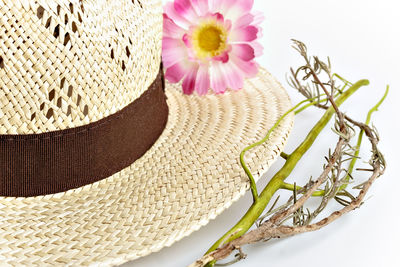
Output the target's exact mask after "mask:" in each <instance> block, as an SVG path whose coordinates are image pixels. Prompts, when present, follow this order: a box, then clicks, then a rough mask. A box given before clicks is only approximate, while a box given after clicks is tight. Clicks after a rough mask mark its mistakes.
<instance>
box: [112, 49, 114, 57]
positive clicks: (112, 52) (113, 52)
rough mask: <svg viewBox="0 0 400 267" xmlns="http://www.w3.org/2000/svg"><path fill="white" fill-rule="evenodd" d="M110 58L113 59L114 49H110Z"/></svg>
mask: <svg viewBox="0 0 400 267" xmlns="http://www.w3.org/2000/svg"><path fill="white" fill-rule="evenodd" d="M111 58H112V59H114V49H111Z"/></svg>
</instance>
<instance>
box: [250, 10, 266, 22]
mask: <svg viewBox="0 0 400 267" xmlns="http://www.w3.org/2000/svg"><path fill="white" fill-rule="evenodd" d="M252 13H253V16H254V20H253V23H252V24H253V25H259V24H261V23H262V22H263V21H264V20H265V16H264V13H263V12H261V11H254V12H252Z"/></svg>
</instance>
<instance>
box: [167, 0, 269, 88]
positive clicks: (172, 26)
mask: <svg viewBox="0 0 400 267" xmlns="http://www.w3.org/2000/svg"><path fill="white" fill-rule="evenodd" d="M253 2H254V0H175V1H174V2H169V3H167V4H166V5H165V7H164V36H163V49H162V57H163V63H164V66H165V67H166V69H167V70H166V73H165V78H166V79H167V80H168V81H169V82H171V83H177V82H179V81H181V80H182V79H183V84H182V87H183V92H184V93H185V94H192V93H193V92H194V91H196V92H197V93H198V94H199V95H204V94H206V93H207V92H208V90H209V89H210V88H211V89H212V90H214V92H216V93H224V92H225V91H226V90H227V89H228V88H230V89H233V90H239V89H241V88H242V87H243V83H244V80H245V79H246V78H251V77H254V76H255V75H256V74H257V72H258V64H257V63H256V62H255V60H254V59H255V57H257V56H260V55H261V54H262V49H263V48H262V46H261V45H260V43H258V42H257V38H259V37H260V35H261V28H260V27H259V24H260V23H261V22H262V20H263V16H262V14H261V13H250V10H251V9H252V7H253Z"/></svg>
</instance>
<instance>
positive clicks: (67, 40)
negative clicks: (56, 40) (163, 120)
mask: <svg viewBox="0 0 400 267" xmlns="http://www.w3.org/2000/svg"><path fill="white" fill-rule="evenodd" d="M70 40H71V37H70V36H69V33H68V32H67V33H66V34H65V36H64V45H67V44H68V42H69V41H70Z"/></svg>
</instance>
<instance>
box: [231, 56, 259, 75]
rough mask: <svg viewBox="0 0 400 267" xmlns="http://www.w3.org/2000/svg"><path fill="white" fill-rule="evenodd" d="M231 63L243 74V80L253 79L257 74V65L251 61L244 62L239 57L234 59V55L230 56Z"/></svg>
mask: <svg viewBox="0 0 400 267" xmlns="http://www.w3.org/2000/svg"><path fill="white" fill-rule="evenodd" d="M231 61H232V63H234V64H235V65H236V67H237V68H238V69H240V70H241V71H242V73H243V74H244V76H245V78H253V77H255V76H257V73H258V64H257V63H256V62H255V61H254V60H252V61H244V60H242V59H240V58H239V57H236V56H234V55H231Z"/></svg>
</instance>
